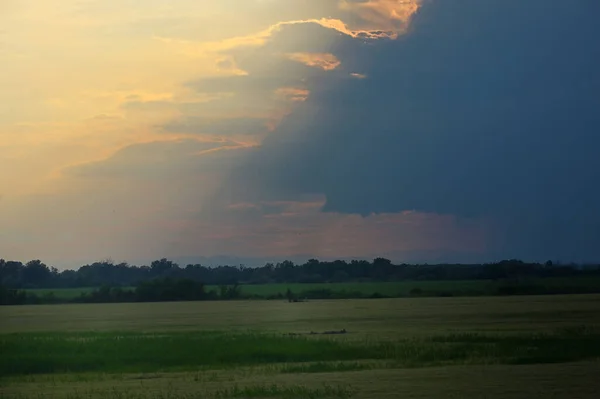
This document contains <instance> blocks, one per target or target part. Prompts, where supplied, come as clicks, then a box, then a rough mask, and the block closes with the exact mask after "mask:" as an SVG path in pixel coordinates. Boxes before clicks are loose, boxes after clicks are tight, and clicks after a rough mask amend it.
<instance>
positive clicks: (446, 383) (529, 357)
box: [0, 295, 600, 399]
mask: <svg viewBox="0 0 600 399" xmlns="http://www.w3.org/2000/svg"><path fill="white" fill-rule="evenodd" d="M0 321H1V322H0V353H1V354H2V356H0V397H6V398H29V397H34V398H37V397H39V398H48V397H56V398H73V399H76V398H145V397H150V398H173V399H178V398H298V399H300V398H359V399H360V398H365V399H366V398H375V399H376V398H397V397H401V398H438V397H439V398H448V397H450V398H483V397H485V398H547V397H552V398H574V397H577V398H595V397H597V392H598V390H599V389H600V383H598V382H597V374H598V373H599V372H600V362H599V361H598V360H599V359H600V296H599V295H574V296H540V297H536V296H527V297H487V298H410V299H409V298H407V299H371V300H330V301H309V302H305V303H287V302H284V301H233V302H185V303H143V304H142V303H133V304H102V305H92V304H88V305H79V304H77V305H76V304H72V305H54V306H43V305H41V306H6V307H2V308H0ZM338 330H345V331H346V333H345V334H321V333H322V332H326V331H338Z"/></svg>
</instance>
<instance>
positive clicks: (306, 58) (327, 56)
mask: <svg viewBox="0 0 600 399" xmlns="http://www.w3.org/2000/svg"><path fill="white" fill-rule="evenodd" d="M286 56H287V58H289V59H290V60H292V61H297V62H300V63H302V64H304V65H307V66H310V67H314V68H321V69H322V70H324V71H333V70H334V69H335V68H337V67H338V66H340V64H341V62H340V60H338V58H337V57H336V56H335V55H333V54H331V53H290V54H286Z"/></svg>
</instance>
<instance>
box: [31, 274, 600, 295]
mask: <svg viewBox="0 0 600 399" xmlns="http://www.w3.org/2000/svg"><path fill="white" fill-rule="evenodd" d="M527 283H529V284H536V285H540V286H543V287H546V288H548V289H558V288H563V289H564V288H574V289H578V290H581V291H582V292H591V291H593V290H596V291H598V290H600V278H598V277H564V278H554V277H553V278H544V279H531V280H529V281H527ZM502 284H504V282H501V281H488V280H467V281H394V282H373V283H311V284H300V283H292V284H287V283H281V284H245V285H242V286H241V292H242V294H243V295H247V296H256V297H262V298H268V297H274V296H277V295H281V296H285V293H286V291H287V290H288V289H290V290H291V291H292V292H294V293H295V294H298V295H301V294H302V293H307V292H310V291H320V290H330V291H331V292H333V293H346V294H350V293H360V294H361V295H362V296H365V297H368V296H370V295H373V294H380V295H383V296H385V297H391V298H395V297H407V296H411V295H413V296H414V295H415V291H420V292H421V293H420V295H424V296H439V295H440V294H444V293H445V294H451V295H453V296H482V295H494V293H495V292H496V291H497V289H498V287H499V286H501V285H502ZM218 288H219V287H217V286H211V285H209V286H207V287H206V289H207V290H208V291H217V290H218ZM94 289H95V288H44V289H29V290H27V291H28V292H31V293H35V294H37V295H39V296H44V295H48V294H50V293H52V294H53V295H54V296H55V297H56V298H60V299H63V300H71V299H74V298H77V297H79V296H80V295H81V294H89V293H91V292H92V291H93V290H94ZM130 289H133V288H130Z"/></svg>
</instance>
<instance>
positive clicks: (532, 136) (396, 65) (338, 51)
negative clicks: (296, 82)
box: [221, 0, 600, 260]
mask: <svg viewBox="0 0 600 399" xmlns="http://www.w3.org/2000/svg"><path fill="white" fill-rule="evenodd" d="M598 15H600V2H597V1H595V0H577V1H570V2H564V1H558V0H557V1H548V0H528V1H526V2H516V1H500V0H493V1H492V0H488V1H480V0H460V1H458V0H454V1H450V0H443V1H432V2H426V3H425V4H424V5H423V7H422V8H421V10H420V11H419V13H418V14H417V15H416V16H415V18H414V20H413V22H412V25H411V30H410V32H409V33H408V34H407V35H405V36H402V37H400V39H398V40H396V41H391V40H383V41H377V42H370V43H367V44H365V43H362V42H360V41H343V42H341V43H340V44H339V45H338V46H334V47H335V49H334V51H332V52H333V53H334V55H336V56H337V57H338V59H339V60H340V61H341V62H342V65H344V66H345V67H346V68H349V70H357V71H359V72H361V73H365V74H366V75H368V79H355V80H352V81H340V80H336V79H330V80H327V79H321V78H315V79H312V80H311V79H309V80H307V82H306V85H307V87H308V88H309V89H310V91H311V95H310V97H309V99H308V100H307V101H306V102H305V103H304V104H302V105H301V106H300V107H299V108H298V109H297V110H296V111H295V112H294V113H293V114H291V115H290V116H289V117H287V118H286V119H285V120H284V121H283V123H282V124H281V125H280V126H279V128H278V129H277V131H276V132H275V134H273V135H271V136H269V138H267V139H266V141H265V142H264V143H263V146H262V148H261V150H260V151H257V152H255V153H252V154H250V155H249V157H248V159H246V161H245V164H244V166H243V167H242V168H240V169H239V170H237V171H236V172H234V173H233V175H232V176H231V179H230V181H229V184H228V186H227V187H226V189H225V190H224V191H223V192H222V193H221V196H225V197H229V198H239V197H243V198H250V199H251V200H256V199H257V198H268V199H271V200H272V199H287V198H294V197H295V196H298V195H301V194H306V193H323V194H325V195H326V196H327V203H326V205H325V206H324V209H323V210H324V211H326V212H341V213H359V214H363V215H367V214H371V213H383V212H400V211H404V210H417V211H422V212H433V213H440V214H453V215H457V216H459V217H462V218H480V219H486V220H488V221H489V223H490V226H494V227H495V228H496V229H497V234H496V236H495V239H494V242H493V243H491V244H490V245H491V246H490V256H501V257H505V256H506V257H508V256H518V257H523V258H533V259H543V258H554V259H556V258H560V259H569V260H571V259H573V260H592V259H593V260H598V259H600V247H599V246H598V242H600V209H599V207H598V205H597V204H599V203H600V188H599V187H598V185H597V182H598V181H600V157H598V156H597V154H598V151H599V150H600V136H599V135H598V132H599V131H600V113H598V110H599V109H600V97H599V96H598V93H600V51H599V49H600V43H599V39H598V38H600V25H598V24H597V21H596V19H597V16H598Z"/></svg>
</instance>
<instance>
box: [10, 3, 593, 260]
mask: <svg viewBox="0 0 600 399" xmlns="http://www.w3.org/2000/svg"><path fill="white" fill-rule="evenodd" d="M599 17H600V1H598V0H569V1H564V0H521V1H517V0H485V1H482V0H214V1H213V0H44V1H39V0H0V257H2V258H6V259H18V260H23V261H25V260H29V259H37V258H39V259H42V260H44V261H46V262H48V263H52V264H54V265H56V266H58V267H61V266H63V267H64V266H74V265H77V264H81V263H82V262H84V263H87V262H91V261H94V260H100V259H105V258H112V259H114V260H118V261H122V260H123V261H130V262H134V263H135V262H137V261H141V260H151V259H155V258H158V257H171V258H176V257H197V256H207V257H211V256H218V255H227V256H235V257H240V258H242V259H251V258H260V259H273V260H283V259H286V258H293V259H297V258H307V257H312V256H314V257H319V258H351V257H359V258H372V257H374V256H386V257H389V258H391V259H393V260H394V261H407V262H413V261H428V262H437V261H466V262H468V261H493V260H498V259H504V258H522V259H527V260H546V259H553V260H560V261H598V260H600V205H599V204H600V24H598V23H597V20H598V18H599Z"/></svg>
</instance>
